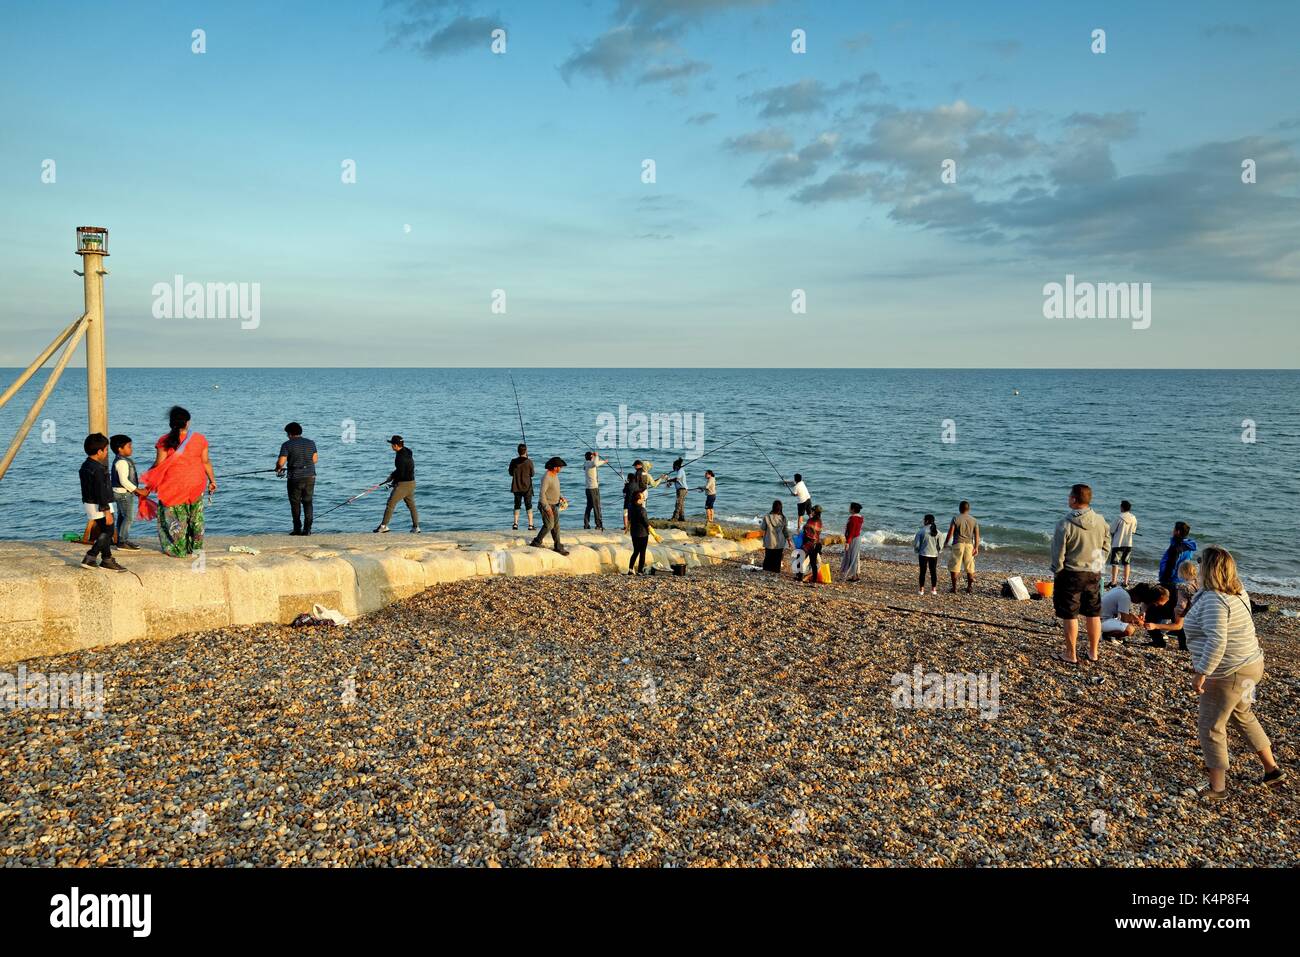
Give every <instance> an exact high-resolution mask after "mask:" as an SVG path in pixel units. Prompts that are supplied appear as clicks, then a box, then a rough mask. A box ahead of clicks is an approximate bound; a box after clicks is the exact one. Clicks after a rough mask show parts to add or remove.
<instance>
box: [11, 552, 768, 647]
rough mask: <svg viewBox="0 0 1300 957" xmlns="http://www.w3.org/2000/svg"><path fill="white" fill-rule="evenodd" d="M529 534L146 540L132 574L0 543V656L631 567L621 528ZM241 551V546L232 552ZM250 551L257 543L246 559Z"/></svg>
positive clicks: (124, 556)
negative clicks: (544, 538)
mask: <svg viewBox="0 0 1300 957" xmlns="http://www.w3.org/2000/svg"><path fill="white" fill-rule="evenodd" d="M660 534H661V535H662V537H663V543H662V544H652V545H651V546H650V549H649V553H648V556H647V562H648V566H649V564H653V565H654V566H655V567H657V568H658V569H659V570H660V572H661V573H662V572H666V571H668V569H669V566H670V564H672V563H674V562H684V563H685V564H686V565H687V566H688V568H689V567H691V566H699V565H701V564H717V563H719V562H722V561H725V560H727V559H729V558H740V557H743V556H745V555H747V554H749V553H750V552H752V551H756V550H758V549H759V548H761V544H760V543H759V542H758V541H755V540H740V541H736V540H729V539H723V538H713V537H699V536H693V535H690V534H688V533H687V532H686V531H683V530H680V529H662V530H660ZM529 537H530V536H529V535H527V534H526V533H522V532H443V533H425V534H421V535H411V534H409V533H403V532H392V533H390V534H387V535H373V534H343V535H313V536H311V537H309V538H301V537H294V536H290V535H246V536H238V537H229V538H227V537H212V538H209V539H208V540H207V549H206V551H205V552H204V553H203V556H202V558H201V559H199V560H192V559H175V558H168V557H167V556H165V555H162V554H160V553H159V552H158V551H157V550H155V549H153V548H151V547H150V546H149V545H148V544H146V545H144V546H143V547H142V548H141V549H140V550H139V551H134V552H133V551H121V550H119V551H118V552H117V553H116V555H117V557H118V559H119V561H121V563H122V564H123V565H125V566H126V567H127V568H128V570H129V571H128V572H126V573H121V572H109V571H104V570H100V569H84V568H81V567H80V564H79V563H80V561H81V556H82V555H83V554H84V552H85V546H83V545H79V544H77V543H75V542H0V662H13V661H20V660H24V659H27V658H34V657H39V656H44V655H53V654H62V653H64V652H68V651H75V650H79V649H83V648H94V647H99V646H103V645H112V644H119V643H122V642H127V641H139V640H141V639H160V638H169V637H171V636H173V635H179V634H184V633H186V632H193V631H202V630H206V629H212V628H221V627H224V626H228V625H253V624H259V623H280V624H283V623H286V622H290V621H292V620H293V619H294V618H295V617H296V616H297V615H299V614H301V613H303V612H311V610H312V606H313V605H316V604H320V605H324V606H325V607H327V608H332V609H335V610H337V611H339V612H342V613H343V614H344V615H346V616H348V617H349V618H354V617H356V616H357V615H363V614H366V613H368V612H372V611H375V610H377V609H379V608H382V607H384V606H385V605H388V604H390V603H392V602H395V601H399V600H401V599H403V598H409V597H410V596H411V595H415V594H418V593H419V592H422V591H424V590H425V589H426V588H428V587H429V586H431V585H436V584H440V583H443V582H451V581H459V580H461V579H465V578H475V577H487V576H493V575H506V576H530V575H595V574H599V573H601V572H614V571H620V570H626V568H627V562H628V558H629V557H630V555H631V543H630V540H629V539H628V537H627V536H626V535H623V534H620V533H617V532H595V531H592V532H585V531H576V532H566V533H564V542H565V547H566V548H567V549H568V551H569V554H568V555H567V556H565V555H560V554H558V553H557V552H554V551H551V550H550V549H549V548H546V549H541V548H532V547H529V546H528V544H527V543H528V540H529ZM232 546H234V547H235V548H236V550H235V551H232V550H231V548H232ZM243 549H255V550H256V551H257V554H250V553H249V552H248V551H244V550H243Z"/></svg>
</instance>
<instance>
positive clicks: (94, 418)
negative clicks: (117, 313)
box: [77, 245, 108, 435]
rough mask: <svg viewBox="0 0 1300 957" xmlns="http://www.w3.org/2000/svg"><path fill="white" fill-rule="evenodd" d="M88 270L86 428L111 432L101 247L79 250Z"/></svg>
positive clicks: (84, 265)
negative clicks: (87, 423)
mask: <svg viewBox="0 0 1300 957" xmlns="http://www.w3.org/2000/svg"><path fill="white" fill-rule="evenodd" d="M77 252H78V254H80V256H81V257H82V268H83V269H84V270H85V275H84V282H85V289H86V411H87V414H88V419H89V428H87V430H86V431H87V432H88V433H91V432H102V433H103V434H104V435H108V373H107V362H106V360H105V356H104V256H106V255H107V251H106V250H104V249H103V248H102V247H86V246H84V245H83V246H82V248H81V249H78V250H77Z"/></svg>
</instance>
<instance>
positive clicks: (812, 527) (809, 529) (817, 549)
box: [803, 505, 822, 585]
mask: <svg viewBox="0 0 1300 957" xmlns="http://www.w3.org/2000/svg"><path fill="white" fill-rule="evenodd" d="M803 553H804V555H806V556H807V558H808V577H807V578H805V579H804V581H806V582H807V583H808V584H810V585H815V584H817V560H818V559H819V558H821V554H822V507H821V506H820V505H814V506H813V510H812V515H810V516H809V517H808V521H806V522H804V523H803Z"/></svg>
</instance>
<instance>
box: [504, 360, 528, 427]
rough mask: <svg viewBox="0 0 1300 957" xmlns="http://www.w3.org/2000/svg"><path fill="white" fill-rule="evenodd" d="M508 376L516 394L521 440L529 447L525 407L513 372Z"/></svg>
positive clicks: (516, 409)
mask: <svg viewBox="0 0 1300 957" xmlns="http://www.w3.org/2000/svg"><path fill="white" fill-rule="evenodd" d="M507 374H508V375H509V376H510V388H511V389H512V390H513V391H514V393H515V411H516V412H518V413H519V438H520V440H521V441H522V442H523V443H524V445H527V444H528V436H527V435H526V434H525V433H524V407H523V406H522V405H520V404H519V389H518V388H517V387H516V386H515V376H514V373H513V372H511V373H507Z"/></svg>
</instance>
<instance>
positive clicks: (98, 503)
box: [80, 432, 126, 572]
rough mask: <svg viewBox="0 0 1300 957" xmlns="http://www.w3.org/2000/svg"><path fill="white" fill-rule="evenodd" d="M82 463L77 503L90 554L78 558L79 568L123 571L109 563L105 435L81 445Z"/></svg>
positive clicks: (110, 517) (110, 502) (109, 510)
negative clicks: (86, 525)
mask: <svg viewBox="0 0 1300 957" xmlns="http://www.w3.org/2000/svg"><path fill="white" fill-rule="evenodd" d="M82 447H83V448H84V449H85V450H86V461H84V462H82V463H81V472H80V478H81V502H82V505H83V506H84V507H85V509H86V516H87V517H88V518H90V520H91V522H92V523H93V524H92V525H91V526H90V535H89V536H88V537H89V539H90V542H91V545H90V551H88V552H86V555H85V557H84V558H82V559H81V567H82V568H107V569H108V570H109V571H115V572H124V571H126V569H125V568H123V567H122V566H121V565H119V564H118V563H117V562H116V561H114V560H113V547H112V546H113V487H112V485H111V484H110V483H109V480H108V436H106V435H103V434H102V433H100V432H96V433H94V434H93V435H88V436H86V441H85V442H83V443H82Z"/></svg>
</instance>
